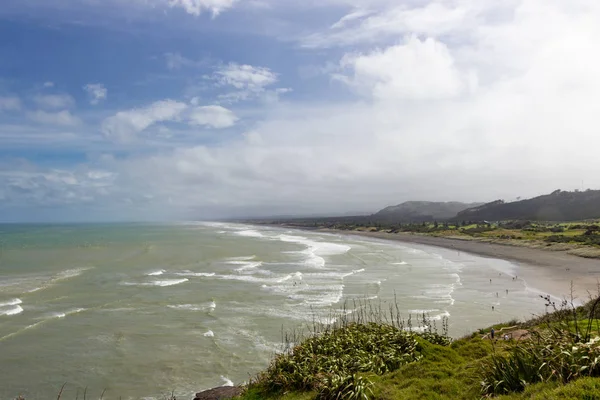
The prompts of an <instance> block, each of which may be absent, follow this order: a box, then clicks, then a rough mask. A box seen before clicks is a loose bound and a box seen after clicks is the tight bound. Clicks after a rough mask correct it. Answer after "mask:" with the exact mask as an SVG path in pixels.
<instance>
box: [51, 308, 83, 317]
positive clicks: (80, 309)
mask: <svg viewBox="0 0 600 400" xmlns="http://www.w3.org/2000/svg"><path fill="white" fill-rule="evenodd" d="M82 311H85V308H75V309H73V310H69V311H65V312H55V313H52V314H50V318H65V317H66V316H68V315H72V314H77V313H80V312H82Z"/></svg>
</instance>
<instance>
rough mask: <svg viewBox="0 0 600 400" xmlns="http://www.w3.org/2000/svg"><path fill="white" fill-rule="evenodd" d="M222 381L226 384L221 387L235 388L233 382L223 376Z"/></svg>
mask: <svg viewBox="0 0 600 400" xmlns="http://www.w3.org/2000/svg"><path fill="white" fill-rule="evenodd" d="M221 379H222V380H223V382H225V383H223V385H221V386H233V382H231V381H230V380H229V378H226V377H224V376H223V375H221Z"/></svg>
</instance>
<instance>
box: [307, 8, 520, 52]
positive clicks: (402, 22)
mask: <svg viewBox="0 0 600 400" xmlns="http://www.w3.org/2000/svg"><path fill="white" fill-rule="evenodd" d="M515 2H516V0H509V1H506V2H495V1H492V0H480V1H476V2H475V1H473V2H468V1H453V0H437V1H421V2H416V4H415V5H414V6H413V7H411V6H410V5H408V4H404V3H402V4H401V3H398V2H393V1H389V2H387V1H385V2H380V3H382V4H379V7H378V10H377V11H376V12H375V11H367V10H365V9H359V10H358V11H357V10H353V11H351V12H350V13H349V14H346V15H345V16H343V17H342V18H341V19H340V20H339V21H338V22H337V23H335V24H333V25H332V26H331V27H330V28H329V29H327V30H322V31H318V32H314V33H311V34H309V35H306V36H304V37H302V39H301V42H302V45H303V46H305V47H309V48H319V47H333V46H348V45H354V44H360V43H368V44H372V43H382V42H385V41H389V40H394V39H396V38H398V37H401V36H404V35H407V34H415V35H419V36H420V35H424V36H440V35H464V34H466V33H469V32H472V31H473V30H474V29H476V28H477V26H480V25H481V24H482V23H483V22H485V21H486V19H488V18H490V16H493V18H496V19H501V18H503V17H504V15H505V14H506V10H509V12H510V11H511V8H513V7H514V3H515ZM365 3H367V4H365V6H366V7H368V6H370V5H377V4H375V3H376V2H372V1H371V2H369V1H367V2H365Z"/></svg>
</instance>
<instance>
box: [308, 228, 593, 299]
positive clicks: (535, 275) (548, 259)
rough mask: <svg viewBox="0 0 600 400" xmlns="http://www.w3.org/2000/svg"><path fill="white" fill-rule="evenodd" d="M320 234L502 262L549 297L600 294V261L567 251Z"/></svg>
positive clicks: (396, 235) (435, 239) (388, 236)
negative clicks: (510, 264) (437, 249)
mask: <svg viewBox="0 0 600 400" xmlns="http://www.w3.org/2000/svg"><path fill="white" fill-rule="evenodd" d="M319 231H320V232H328V233H335V234H339V235H349V236H362V237H369V238H376V239H383V240H392V241H397V242H403V243H414V244H418V245H426V246H434V247H442V248H446V249H453V250H456V251H461V252H466V253H471V254H475V255H478V256H483V257H489V258H498V259H504V260H508V261H511V262H513V263H515V264H517V265H519V267H520V269H521V271H522V272H521V274H522V276H523V278H525V279H527V281H528V282H532V283H533V284H534V285H535V286H536V287H537V288H539V289H541V290H543V291H544V292H545V293H550V294H553V295H554V296H556V297H559V298H562V297H565V296H566V297H568V296H570V293H569V292H570V286H571V282H573V288H574V291H575V296H576V297H577V298H579V299H580V300H585V299H587V298H588V296H589V294H590V293H592V294H596V293H597V292H598V287H599V286H598V285H599V282H600V260H598V259H587V258H582V257H578V256H574V255H571V254H568V253H566V252H564V251H548V250H541V249H532V248H528V247H517V246H510V245H502V244H496V243H483V242H477V241H468V240H460V239H449V238H440V237H434V236H424V235H413V234H408V233H386V232H362V231H361V232H359V231H345V230H334V229H321V230H319Z"/></svg>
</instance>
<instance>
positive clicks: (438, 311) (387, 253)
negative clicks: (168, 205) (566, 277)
mask: <svg viewBox="0 0 600 400" xmlns="http://www.w3.org/2000/svg"><path fill="white" fill-rule="evenodd" d="M521 268H523V267H521V266H519V265H517V264H514V263H511V262H508V261H503V260H496V259H490V258H482V257H478V256H475V255H470V254H467V253H462V252H457V251H456V250H448V249H442V248H435V247H427V246H421V245H416V244H403V243H398V242H386V241H378V240H375V239H369V238H361V237H357V236H351V237H350V236H344V235H335V234H326V233H319V232H313V231H296V230H289V229H284V228H273V227H266V226H249V225H238V224H230V223H177V224H163V225H149V224H106V225H102V224H98V225H0V398H2V399H14V398H15V397H16V396H18V395H20V394H21V395H23V396H25V398H27V399H42V398H44V399H46V398H51V397H54V396H56V394H57V393H58V391H59V390H60V387H61V386H62V384H63V383H67V385H66V386H65V389H64V395H63V398H75V396H76V393H77V392H79V395H80V396H82V394H83V390H84V389H85V388H87V393H88V396H89V397H95V398H98V397H99V396H100V393H101V392H102V391H103V390H106V393H105V395H104V398H105V399H116V398H122V399H162V398H165V396H167V395H170V394H171V393H174V394H175V395H176V396H177V397H178V398H192V396H193V394H194V393H195V392H197V391H200V390H204V389H209V388H212V387H215V386H221V385H231V384H233V383H235V384H240V383H243V382H245V381H248V379H249V378H251V377H252V376H253V375H255V374H256V373H257V372H259V371H260V370H262V369H264V368H265V367H266V366H267V365H268V363H269V360H270V359H271V357H272V356H273V355H274V354H276V352H277V351H280V350H281V339H282V332H285V331H289V330H293V329H299V328H301V327H305V326H307V325H311V324H312V323H313V322H314V321H317V322H319V323H331V322H332V321H331V319H332V316H333V315H334V314H335V313H333V312H332V309H335V308H341V307H345V308H346V309H347V312H352V304H354V302H353V301H355V300H357V299H358V300H361V301H371V302H376V303H381V304H383V305H384V307H387V306H388V305H389V303H390V302H392V301H394V299H396V302H397V303H398V307H399V309H400V312H401V313H402V315H403V316H405V317H406V318H407V317H408V316H409V314H410V315H412V316H413V318H415V317H416V315H417V314H422V313H426V314H427V316H428V319H429V321H430V323H432V324H433V323H436V326H438V327H439V328H441V323H442V319H443V318H444V317H447V318H448V321H449V329H450V334H451V335H452V336H454V337H460V336H462V335H464V334H467V333H470V332H472V331H473V330H475V329H477V328H482V327H486V326H489V325H491V324H492V323H496V322H499V321H508V320H510V319H513V318H521V319H523V318H527V317H530V316H531V315H533V314H539V313H541V312H543V311H544V301H543V300H542V299H540V294H541V293H543V292H542V291H540V290H537V289H536V288H535V287H534V286H535V285H532V284H531V282H526V281H525V280H523V279H522V278H521V277H519V271H520V270H521ZM515 277H517V278H515ZM553 295H557V296H559V295H560V293H553ZM344 305H345V306H344ZM492 307H494V309H493V310H492Z"/></svg>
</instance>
